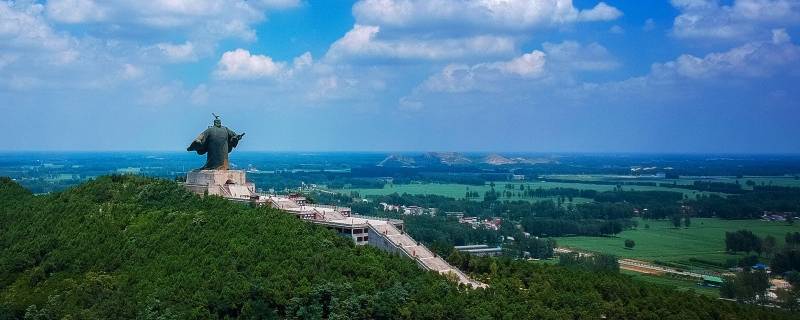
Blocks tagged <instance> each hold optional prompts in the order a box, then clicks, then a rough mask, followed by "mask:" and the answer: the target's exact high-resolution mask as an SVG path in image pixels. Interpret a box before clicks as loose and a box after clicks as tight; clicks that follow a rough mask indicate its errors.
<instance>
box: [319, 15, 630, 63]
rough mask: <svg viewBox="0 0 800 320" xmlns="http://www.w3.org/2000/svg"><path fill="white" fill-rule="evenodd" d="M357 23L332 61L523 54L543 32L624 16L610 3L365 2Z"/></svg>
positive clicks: (463, 59) (334, 49)
mask: <svg viewBox="0 0 800 320" xmlns="http://www.w3.org/2000/svg"><path fill="white" fill-rule="evenodd" d="M353 16H354V17H355V20H356V23H355V25H354V27H353V29H351V30H350V31H349V32H347V34H345V35H344V36H343V37H342V38H341V39H339V40H337V41H336V42H335V43H334V44H333V45H332V46H331V48H330V50H329V52H328V54H326V58H327V59H329V60H347V59H350V58H360V59H361V60H362V61H363V60H364V58H372V59H381V58H385V59H412V60H413V59H421V60H451V61H452V60H458V61H459V62H474V61H475V60H478V59H484V60H485V59H486V58H503V57H509V56H512V55H515V54H519V52H520V50H519V42H521V41H524V40H525V39H526V38H528V37H529V34H530V31H532V30H534V29H537V28H553V27H560V26H566V25H571V24H574V23H580V22H591V21H610V20H614V19H617V18H619V17H620V16H622V12H621V11H620V10H619V9H617V8H614V7H612V6H610V5H608V4H606V3H604V2H598V3H597V4H596V5H595V6H594V7H590V8H585V9H578V8H576V7H575V6H574V5H573V3H572V0H361V1H358V2H356V4H355V5H353Z"/></svg>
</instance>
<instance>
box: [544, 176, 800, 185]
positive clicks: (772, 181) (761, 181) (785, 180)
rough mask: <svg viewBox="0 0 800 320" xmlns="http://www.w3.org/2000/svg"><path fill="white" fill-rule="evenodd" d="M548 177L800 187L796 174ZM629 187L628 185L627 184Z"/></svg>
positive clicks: (552, 177) (554, 177)
mask: <svg viewBox="0 0 800 320" xmlns="http://www.w3.org/2000/svg"><path fill="white" fill-rule="evenodd" d="M545 177H546V178H550V179H563V180H574V181H605V182H654V183H667V184H671V183H675V184H678V185H691V184H692V183H694V181H711V182H724V183H736V182H737V181H738V182H739V183H740V184H741V185H742V188H743V189H752V188H750V187H749V186H747V184H746V182H747V180H751V181H753V182H755V183H756V184H757V185H773V186H783V187H800V178H796V177H794V176H777V177H776V176H769V177H767V176H744V177H742V178H737V177H734V176H713V177H696V176H684V177H680V178H679V179H663V178H653V177H647V176H623V175H602V174H589V175H586V174H556V175H547V176H545ZM626 188H627V186H626Z"/></svg>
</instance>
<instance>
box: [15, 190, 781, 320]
mask: <svg viewBox="0 0 800 320" xmlns="http://www.w3.org/2000/svg"><path fill="white" fill-rule="evenodd" d="M449 260H451V261H452V263H455V264H457V265H458V266H459V267H460V268H464V269H463V270H466V271H467V272H470V273H472V274H473V275H474V276H477V277H479V278H480V279H481V280H483V281H486V282H487V283H489V284H490V285H491V287H490V288H489V289H485V290H484V289H478V290H469V289H466V288H464V287H459V286H457V285H456V284H455V283H454V282H451V281H449V280H447V279H445V278H444V277H442V276H440V275H436V274H433V273H429V272H424V271H422V270H421V269H420V268H418V267H417V265H416V264H415V263H414V262H412V261H410V260H408V259H405V258H401V257H399V256H395V255H391V254H387V253H385V252H382V251H378V250H377V249H374V248H371V247H356V246H355V245H354V244H353V243H352V242H351V241H350V240H348V239H345V238H342V237H339V236H337V235H336V234H335V233H334V232H332V231H329V230H326V229H324V228H322V227H320V226H317V225H313V224H310V223H306V222H303V221H301V220H299V219H297V218H295V217H294V216H292V215H289V214H286V213H282V212H279V211H276V210H273V209H267V208H250V207H248V206H246V205H241V204H236V203H232V202H229V201H227V200H224V199H222V198H219V197H214V196H210V197H205V198H201V197H198V196H196V195H193V194H191V193H189V192H187V191H185V190H184V188H183V187H181V186H180V185H179V184H177V183H176V182H171V181H166V180H157V179H151V178H144V177H136V176H111V177H101V178H99V179H97V180H95V181H90V182H87V183H83V184H81V185H78V186H76V187H73V188H71V189H68V190H67V191H64V192H60V193H53V194H49V195H43V196H34V195H32V194H31V193H30V192H27V191H26V190H24V189H23V188H21V187H20V186H19V185H18V184H16V183H15V182H14V181H12V180H10V179H8V178H0V319H22V318H25V319H66V318H68V319H133V318H137V319H197V318H202V319H209V318H247V319H285V318H291V319H423V318H424V319H492V318H512V319H544V318H546V319H552V318H560V319H576V318H593V317H598V318H599V317H600V316H601V315H602V316H605V317H607V318H615V319H635V318H664V319H709V318H719V319H735V318H741V319H781V318H785V319H789V318H790V317H791V315H790V314H784V313H780V312H775V311H771V310H767V309H763V310H762V309H758V308H755V307H749V306H744V305H737V304H735V303H730V302H725V301H717V300H715V299H711V298H708V297H704V296H699V295H696V294H694V293H689V292H678V291H674V290H672V289H668V288H666V287H660V286H657V285H652V284H646V283H640V282H636V281H633V280H631V278H629V277H627V276H625V275H620V274H615V273H608V274H604V273H593V272H587V271H581V270H580V269H568V268H564V267H558V266H552V265H548V264H539V263H531V262H528V261H514V260H510V259H491V258H475V257H464V256H460V255H458V254H453V255H452V256H450V258H449Z"/></svg>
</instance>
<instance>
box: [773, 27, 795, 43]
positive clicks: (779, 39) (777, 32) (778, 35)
mask: <svg viewBox="0 0 800 320" xmlns="http://www.w3.org/2000/svg"><path fill="white" fill-rule="evenodd" d="M791 41H792V38H791V37H789V34H788V33H786V29H773V30H772V43H774V44H782V43H787V42H791Z"/></svg>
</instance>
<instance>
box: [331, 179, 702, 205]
mask: <svg viewBox="0 0 800 320" xmlns="http://www.w3.org/2000/svg"><path fill="white" fill-rule="evenodd" d="M507 184H510V185H513V186H514V189H506V185H507ZM520 185H525V187H526V188H533V189H536V188H542V189H552V188H573V189H580V190H596V191H600V192H602V191H612V190H614V188H615V187H616V186H614V185H601V184H591V183H572V182H548V181H525V182H497V183H496V184H495V187H494V189H495V190H496V191H498V192H501V193H502V192H503V191H506V190H508V191H511V192H512V193H513V195H512V196H511V197H506V196H501V197H500V200H527V201H541V200H547V199H550V200H553V199H555V198H554V197H550V198H530V197H521V196H518V193H519V186H520ZM623 189H624V190H626V191H628V190H634V191H671V192H683V193H684V194H685V195H686V196H687V197H690V198H694V197H695V196H696V195H698V194H708V192H702V191H695V190H689V189H681V188H666V187H657V186H636V185H625V186H623ZM489 190H491V187H490V186H489V185H488V184H486V185H482V186H475V185H466V184H442V183H411V184H386V185H384V187H383V188H382V189H367V188H346V189H332V190H331V191H334V192H340V193H345V194H349V193H351V192H353V191H355V192H358V194H359V195H360V196H362V197H365V196H369V195H387V194H392V193H398V194H403V193H408V194H433V195H440V196H445V197H451V198H456V199H460V198H464V195H465V194H466V192H467V191H475V192H478V195H479V197H478V198H475V200H482V199H483V195H484V193H485V192H487V191H489ZM589 201H591V199H585V198H575V199H573V203H576V204H577V203H584V202H589Z"/></svg>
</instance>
